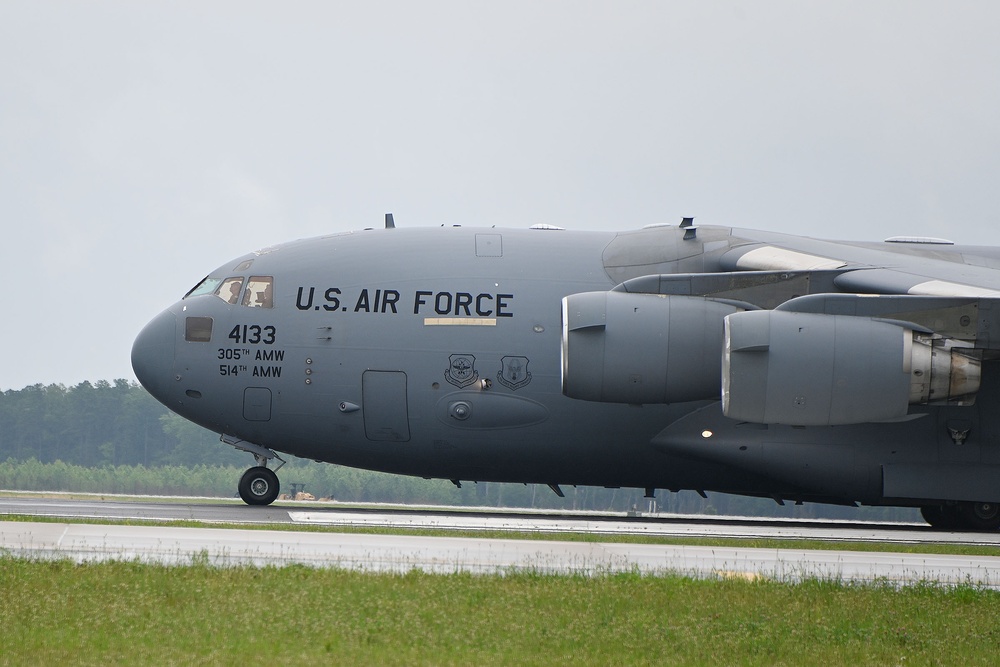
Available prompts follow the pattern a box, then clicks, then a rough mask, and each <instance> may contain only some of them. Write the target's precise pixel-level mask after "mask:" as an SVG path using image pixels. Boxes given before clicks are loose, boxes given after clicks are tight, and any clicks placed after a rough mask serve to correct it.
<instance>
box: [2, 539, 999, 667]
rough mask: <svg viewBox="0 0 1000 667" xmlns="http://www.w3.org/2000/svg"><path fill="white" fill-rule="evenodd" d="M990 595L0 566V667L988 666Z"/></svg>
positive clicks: (617, 578)
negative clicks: (114, 666) (71, 666)
mask: <svg viewBox="0 0 1000 667" xmlns="http://www.w3.org/2000/svg"><path fill="white" fill-rule="evenodd" d="M997 618H1000V593H997V592H994V591H989V590H980V589H976V588H970V587H959V588H953V589H947V588H943V587H938V586H934V585H920V586H913V587H907V588H902V589H894V588H891V587H887V586H878V585H875V586H871V585H868V586H847V585H840V584H837V583H831V582H822V581H806V582H805V583H802V584H798V585H789V584H779V583H774V582H768V581H754V582H747V581H740V580H715V581H705V580H694V579H690V578H685V577H680V576H665V577H664V576H658V577H645V576H639V575H636V574H622V575H606V576H597V577H582V576H551V575H539V574H530V573H529V574H524V573H520V574H515V573H512V574H509V575H506V576H501V575H487V576H476V575H467V574H453V575H430V574H425V573H421V572H411V573H409V574H405V575H391V574H367V573H357V572H349V571H343V570H336V569H312V568H308V567H302V566H289V567H282V568H252V567H227V568H213V567H208V566H206V565H203V564H199V563H193V564H192V565H190V566H182V567H168V566H159V565H140V564H137V563H131V562H109V563H91V564H84V565H77V564H73V563H70V562H68V561H55V562H46V561H34V560H26V559H16V558H11V557H0V627H2V628H3V638H4V639H3V649H2V651H3V652H2V655H0V663H2V664H5V665H7V664H9V665H21V664H24V665H28V664H31V665H38V664H74V665H107V664H162V665H169V664H219V665H246V664H272V663H274V662H277V663H278V664H292V665H294V664H342V665H348V664H349V665H359V664H360V665H371V664H378V665H470V664H479V665H508V664H518V665H546V666H547V667H549V666H552V665H580V664H583V665H658V664H695V665H697V664H704V665H720V664H721V665H744V664H745V665H837V664H840V665H845V664H851V665H856V664H865V665H883V664H884V665H896V664H946V665H992V664H996V660H997V656H998V655H1000V631H998V630H997Z"/></svg>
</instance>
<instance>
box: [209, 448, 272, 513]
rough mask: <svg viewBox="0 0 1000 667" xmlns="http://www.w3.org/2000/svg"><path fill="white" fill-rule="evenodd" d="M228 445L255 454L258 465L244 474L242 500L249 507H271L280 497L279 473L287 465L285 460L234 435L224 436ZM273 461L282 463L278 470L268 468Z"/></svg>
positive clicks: (241, 481) (241, 488)
mask: <svg viewBox="0 0 1000 667" xmlns="http://www.w3.org/2000/svg"><path fill="white" fill-rule="evenodd" d="M220 440H222V442H224V443H226V444H227V445H232V446H233V447H235V448H236V449H242V450H243V451H245V452H250V453H251V454H253V457H254V459H255V460H256V461H257V465H255V466H254V467H252V468H250V469H249V470H247V471H246V472H245V473H243V476H242V477H241V478H240V483H239V486H238V487H237V488H238V489H239V492H240V498H242V499H243V502H245V503H246V504H247V505H270V504H271V503H273V502H274V499H275V498H277V497H278V492H279V491H280V489H281V487H280V485H279V483H278V475H276V474H275V473H277V471H278V470H279V469H280V468H281V466H283V465H285V461H284V459H282V458H281V457H280V456H278V455H277V454H275V453H274V451H272V450H270V449H268V448H267V447H262V446H261V445H258V444H255V443H253V442H248V441H246V440H241V439H240V438H237V437H235V436H232V435H225V434H223V435H222V437H221V438H220ZM271 459H277V460H278V461H281V463H280V464H279V465H278V467H277V468H275V469H274V470H271V469H270V468H268V467H267V462H268V461H270V460H271Z"/></svg>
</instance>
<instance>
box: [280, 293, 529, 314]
mask: <svg viewBox="0 0 1000 667" xmlns="http://www.w3.org/2000/svg"><path fill="white" fill-rule="evenodd" d="M513 300H514V295H513V294H492V293H489V292H479V293H473V292H434V291H430V290H417V291H415V292H413V293H412V294H410V293H407V294H406V296H405V298H404V296H403V295H402V294H401V293H400V292H399V291H398V290H394V289H371V290H370V289H367V288H366V289H362V290H361V292H360V293H359V294H358V295H357V296H356V297H355V296H353V295H351V294H347V293H345V292H344V291H342V290H341V289H340V288H339V287H328V288H323V287H300V288H299V291H298V294H297V296H296V298H295V307H296V308H298V309H299V310H322V311H327V312H349V311H350V312H355V313H385V314H389V315H396V314H398V313H400V312H409V310H410V308H411V307H412V312H413V314H414V315H441V316H453V317H514V313H513V312H512V310H511V308H512V305H511V302H512V301H513ZM352 303H353V304H354V305H353V306H352V305H351V304H352Z"/></svg>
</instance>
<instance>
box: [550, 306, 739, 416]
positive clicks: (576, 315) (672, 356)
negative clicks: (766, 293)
mask: <svg viewBox="0 0 1000 667" xmlns="http://www.w3.org/2000/svg"><path fill="white" fill-rule="evenodd" d="M738 310H739V309H738V308H737V307H736V306H734V305H732V304H729V303H724V302H720V301H714V300H712V299H707V298H703V297H690V296H665V295H660V294H629V293H627V292H584V293H581V294H572V295H570V296H568V297H566V298H564V299H563V335H562V390H563V393H564V394H565V395H566V396H569V397H570V398H579V399H583V400H587V401H603V402H609V403H676V402H683V401H693V400H700V399H707V398H718V396H719V391H720V381H719V378H720V373H721V368H722V341H723V320H724V319H725V317H726V316H727V315H732V314H733V313H736V312H737V311H738Z"/></svg>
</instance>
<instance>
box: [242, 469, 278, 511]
mask: <svg viewBox="0 0 1000 667" xmlns="http://www.w3.org/2000/svg"><path fill="white" fill-rule="evenodd" d="M239 489H240V498H242V499H243V502H245V503H246V504H247V505H270V504H271V503H273V502H274V499H275V498H277V497H278V491H279V486H278V476H277V475H275V474H274V472H273V471H271V470H270V469H268V468H265V467H264V466H255V467H253V468H250V469H249V470H247V471H246V472H245V473H243V477H241V478H240V484H239Z"/></svg>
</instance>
